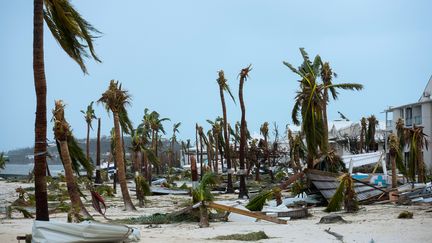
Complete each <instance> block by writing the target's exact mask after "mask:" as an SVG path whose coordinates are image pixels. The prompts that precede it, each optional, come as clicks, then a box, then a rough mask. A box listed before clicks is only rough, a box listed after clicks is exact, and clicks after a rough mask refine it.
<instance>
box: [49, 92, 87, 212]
mask: <svg viewBox="0 0 432 243" xmlns="http://www.w3.org/2000/svg"><path fill="white" fill-rule="evenodd" d="M53 121H54V137H55V139H56V141H57V142H58V144H59V150H60V151H59V152H60V156H61V161H62V162H63V166H64V170H65V178H66V184H67V189H68V193H69V197H70V200H71V203H72V212H73V215H74V216H75V218H76V219H79V218H80V216H79V212H81V213H82V214H83V215H84V216H85V217H87V218H91V215H90V214H89V213H88V212H87V210H86V209H85V207H84V205H83V203H82V201H81V198H80V194H79V191H78V186H77V184H76V181H75V177H74V175H73V163H72V159H71V153H70V152H69V144H68V140H69V141H70V140H71V139H72V140H74V138H73V136H72V133H71V131H70V127H69V124H68V122H67V121H66V119H65V116H64V105H63V102H62V101H61V100H57V101H56V102H55V109H54V110H53ZM78 148H79V147H78ZM75 167H76V166H75ZM76 170H78V169H77V168H76ZM88 172H91V170H90V171H88Z"/></svg>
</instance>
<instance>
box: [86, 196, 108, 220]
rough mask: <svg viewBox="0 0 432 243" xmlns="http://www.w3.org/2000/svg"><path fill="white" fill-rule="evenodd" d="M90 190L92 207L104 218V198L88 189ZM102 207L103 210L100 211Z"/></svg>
mask: <svg viewBox="0 0 432 243" xmlns="http://www.w3.org/2000/svg"><path fill="white" fill-rule="evenodd" d="M90 192H91V197H92V205H93V208H94V209H95V210H96V211H97V212H98V213H100V214H101V215H102V216H103V217H104V218H106V216H105V213H106V209H107V207H106V204H105V201H104V199H103V198H102V196H101V195H99V193H97V192H96V191H90ZM102 207H103V211H102Z"/></svg>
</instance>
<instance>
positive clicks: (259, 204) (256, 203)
mask: <svg viewBox="0 0 432 243" xmlns="http://www.w3.org/2000/svg"><path fill="white" fill-rule="evenodd" d="M272 196H273V191H272V190H264V191H262V192H260V193H259V194H258V195H256V196H254V197H253V198H252V199H251V200H250V201H249V203H248V204H247V205H246V208H247V209H249V210H250V211H261V210H262V209H263V207H264V204H265V203H266V201H267V199H269V198H271V197H272Z"/></svg>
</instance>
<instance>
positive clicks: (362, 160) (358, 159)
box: [342, 151, 384, 168]
mask: <svg viewBox="0 0 432 243" xmlns="http://www.w3.org/2000/svg"><path fill="white" fill-rule="evenodd" d="M382 153H383V152H381V151H379V152H374V153H366V154H350V155H343V156H342V160H343V162H344V163H345V166H346V168H349V166H350V162H351V161H352V163H353V167H359V166H363V165H369V164H374V163H377V162H378V161H379V160H380V157H381V154H382ZM383 159H384V158H383Z"/></svg>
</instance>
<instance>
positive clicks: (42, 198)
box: [33, 0, 49, 221]
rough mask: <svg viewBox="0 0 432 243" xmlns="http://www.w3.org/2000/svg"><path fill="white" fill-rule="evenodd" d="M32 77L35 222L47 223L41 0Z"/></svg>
mask: <svg viewBox="0 0 432 243" xmlns="http://www.w3.org/2000/svg"><path fill="white" fill-rule="evenodd" d="M33 75H34V85H35V91H36V118H35V146H34V163H35V166H34V177H35V197H36V220H42V221H49V213H48V195H47V186H46V177H45V176H46V170H47V168H46V167H47V164H46V153H47V144H46V137H47V119H46V93H47V86H46V79H45V63H44V48H43V0H34V10H33Z"/></svg>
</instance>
